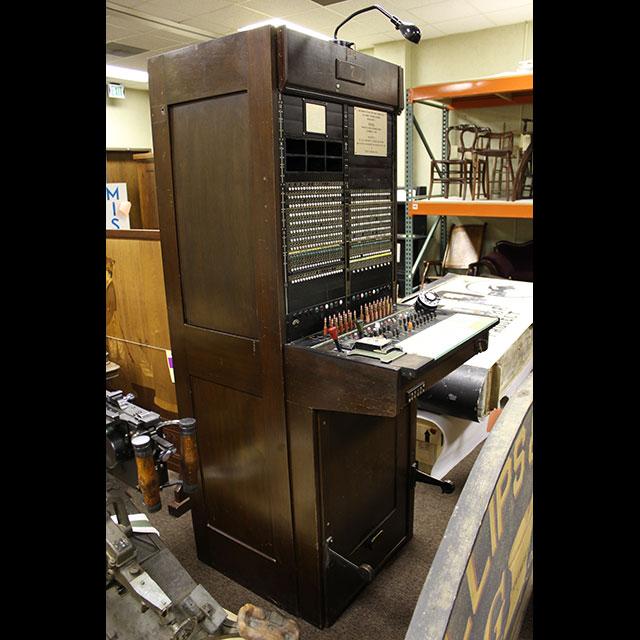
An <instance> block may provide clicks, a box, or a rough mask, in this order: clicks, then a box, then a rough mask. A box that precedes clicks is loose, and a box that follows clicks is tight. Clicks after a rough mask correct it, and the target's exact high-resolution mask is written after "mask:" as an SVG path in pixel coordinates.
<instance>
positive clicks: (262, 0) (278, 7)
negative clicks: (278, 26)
mask: <svg viewBox="0 0 640 640" xmlns="http://www.w3.org/2000/svg"><path fill="white" fill-rule="evenodd" d="M242 6H243V7H245V8H247V9H253V10H254V11H259V12H260V13H265V14H267V15H268V16H272V17H274V18H286V17H287V16H290V15H295V14H300V13H303V12H305V11H313V10H314V9H318V8H319V7H320V5H319V4H317V3H315V2H312V0H245V2H243V3H242Z"/></svg>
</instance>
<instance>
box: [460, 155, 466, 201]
mask: <svg viewBox="0 0 640 640" xmlns="http://www.w3.org/2000/svg"><path fill="white" fill-rule="evenodd" d="M460 171H461V172H462V184H461V185H460V192H461V193H462V199H463V200H464V199H465V198H466V197H467V165H466V164H465V162H464V160H463V161H462V167H461V168H460Z"/></svg>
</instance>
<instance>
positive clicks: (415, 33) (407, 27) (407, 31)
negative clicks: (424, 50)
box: [398, 23, 422, 44]
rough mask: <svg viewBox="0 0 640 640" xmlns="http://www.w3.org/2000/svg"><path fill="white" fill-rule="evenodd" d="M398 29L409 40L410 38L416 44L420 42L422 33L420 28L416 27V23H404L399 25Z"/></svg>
mask: <svg viewBox="0 0 640 640" xmlns="http://www.w3.org/2000/svg"><path fill="white" fill-rule="evenodd" d="M398 30H399V31H400V33H401V34H402V35H403V36H404V37H405V38H406V39H407V40H409V42H413V43H414V44H418V42H420V38H421V37H422V33H421V32H420V29H419V28H418V27H416V25H415V24H405V23H402V24H401V25H400V26H399V27H398Z"/></svg>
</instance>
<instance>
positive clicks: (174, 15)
mask: <svg viewBox="0 0 640 640" xmlns="http://www.w3.org/2000/svg"><path fill="white" fill-rule="evenodd" d="M136 10H137V11H142V12H143V13H148V14H149V15H150V16H154V17H155V18H164V19H165V20H172V21H173V22H180V21H181V20H188V19H189V18H191V17H192V16H190V15H189V14H188V13H184V12H183V11H178V10H176V9H174V8H173V7H167V6H165V5H161V4H158V3H157V2H149V1H148V0H145V3H144V4H141V5H140V6H138V7H136Z"/></svg>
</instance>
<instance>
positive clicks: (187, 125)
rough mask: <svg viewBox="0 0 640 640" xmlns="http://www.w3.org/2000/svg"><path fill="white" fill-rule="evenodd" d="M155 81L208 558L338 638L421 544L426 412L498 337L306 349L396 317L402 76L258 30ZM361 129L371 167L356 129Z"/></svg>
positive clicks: (163, 200)
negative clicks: (375, 314) (354, 323)
mask: <svg viewBox="0 0 640 640" xmlns="http://www.w3.org/2000/svg"><path fill="white" fill-rule="evenodd" d="M349 69H351V70H352V71H353V77H354V78H356V79H357V82H352V81H350V80H345V79H344V78H345V77H349V73H348V71H349ZM356 71H357V73H356ZM149 74H150V95H151V113H152V125H153V139H154V157H155V165H156V178H157V194H158V210H159V217H160V232H161V238H162V253H163V264H164V273H165V283H166V289H167V301H168V305H167V306H168V314H169V326H170V332H171V344H172V347H173V358H174V367H175V377H176V391H177V397H178V408H179V413H180V415H192V416H194V417H195V418H196V420H197V440H198V448H199V455H200V490H199V491H198V493H197V494H196V495H195V496H194V497H193V508H192V514H193V522H194V531H195V537H196V545H197V551H198V556H199V557H200V558H201V559H202V560H203V561H204V562H207V563H208V564H210V565H211V566H213V567H215V568H216V569H217V570H218V571H221V572H222V573H224V574H226V575H228V576H229V577H231V578H233V579H234V580H236V581H237V582H239V583H241V584H243V585H245V586H246V587H248V588H250V589H252V590H253V591H255V592H256V593H258V594H260V595H262V596H264V597H266V598H268V599H270V600H271V601H273V602H274V603H276V604H277V605H278V606H280V607H282V608H284V609H286V610H287V611H289V612H291V613H293V614H295V615H298V616H301V617H303V618H305V619H306V620H308V621H310V622H312V623H313V624H315V625H317V626H319V627H323V626H327V625H330V624H331V623H332V622H333V621H335V619H336V618H337V617H338V616H339V615H340V613H341V612H342V611H343V610H344V608H345V607H346V606H348V604H349V602H350V601H351V600H352V599H353V598H354V597H355V596H356V595H357V593H358V592H359V591H360V590H361V589H362V588H363V587H364V586H365V585H366V583H367V579H368V577H370V576H371V575H374V574H375V573H376V572H377V571H378V570H379V569H380V568H381V567H382V566H383V565H384V563H385V562H386V561H387V560H388V559H389V558H390V557H391V556H392V555H393V554H394V553H395V551H396V550H398V549H399V548H400V547H401V546H402V545H403V544H404V543H405V542H406V541H407V540H409V539H410V537H411V535H412V521H413V481H412V477H411V464H412V463H413V461H414V447H415V438H414V436H415V416H416V407H415V397H416V394H417V393H419V392H420V390H422V389H423V388H425V387H426V386H428V385H429V384H433V383H434V382H435V381H437V380H439V379H440V378H442V377H443V376H445V375H446V374H448V373H449V372H450V371H452V370H453V369H454V368H455V367H457V366H459V365H460V364H461V363H462V362H464V361H465V360H466V359H468V358H469V357H471V356H472V355H473V354H474V353H476V352H477V351H478V350H480V349H482V348H483V345H485V344H486V339H487V331H480V332H478V333H477V335H475V334H474V335H471V336H469V339H465V340H463V341H461V342H460V343H459V344H458V345H456V348H455V349H453V350H452V351H451V353H449V354H447V355H446V356H444V357H442V358H437V359H431V358H426V357H420V356H412V355H403V356H402V357H401V358H399V359H398V360H396V361H394V362H393V363H390V364H382V363H372V362H369V361H367V359H366V358H359V357H357V356H356V357H353V358H347V357H343V356H344V354H342V353H338V352H337V351H335V350H332V346H331V344H325V345H321V344H320V342H317V343H314V344H313V345H310V344H308V343H306V342H305V339H306V338H305V336H308V335H309V334H317V333H318V332H321V331H322V328H323V319H324V318H326V317H327V316H328V315H329V314H330V313H333V312H334V311H335V312H338V311H344V312H345V313H346V310H347V309H349V311H351V310H353V313H356V310H357V308H358V306H360V305H362V304H365V303H368V302H372V303H376V304H378V302H379V300H381V299H385V297H386V298H391V301H390V302H389V301H388V304H389V305H390V304H391V302H393V297H394V292H395V271H394V270H395V258H394V253H395V241H396V231H395V224H396V223H395V215H394V211H395V182H396V181H395V165H396V163H395V148H396V115H397V114H398V113H399V112H400V111H401V109H402V104H403V98H402V96H403V82H402V70H401V69H400V68H399V67H397V66H395V65H392V64H389V63H387V62H384V61H382V60H378V59H375V58H372V57H370V56H366V55H364V54H360V53H357V52H355V51H353V50H351V49H347V48H346V47H343V46H340V45H337V44H334V43H331V42H324V41H321V40H317V39H314V38H310V37H307V36H303V35H301V34H299V33H296V32H291V31H288V30H287V29H285V28H278V29H274V28H272V27H264V28H260V29H256V30H252V31H246V32H240V33H237V34H234V35H231V36H227V37H225V38H220V39H218V40H214V41H211V42H206V43H202V44H198V45H195V46H193V47H188V48H185V49H181V50H178V51H172V52H169V53H166V54H163V55H161V56H157V57H155V58H152V59H151V60H150V63H149ZM309 105H311V106H309ZM318 113H320V114H321V119H320V121H318V120H315V118H317V115H318ZM368 115H369V116H371V122H372V123H373V125H372V126H373V129H375V136H374V137H376V136H377V137H376V139H374V140H373V142H372V143H371V144H372V145H373V146H372V150H371V151H365V152H362V151H361V150H360V151H358V149H359V146H360V149H362V145H363V142H362V140H361V139H360V136H361V134H362V132H363V131H364V129H363V128H362V127H363V126H364V125H354V121H355V120H357V119H358V118H362V117H368ZM322 118H324V120H323V119H322ZM358 126H360V127H361V128H360V130H359V131H360V133H359V134H358V139H355V134H354V131H355V130H356V129H357V127H358ZM365 133H366V131H365ZM365 142H366V141H365ZM376 145H377V147H376ZM365 146H366V145H365ZM380 149H382V150H381V151H380ZM309 194H311V195H309ZM370 201H372V202H374V204H375V207H373V209H372V210H374V211H375V216H377V217H376V220H378V221H379V225H378V226H379V231H378V232H377V235H376V236H375V237H373V239H371V238H369V239H365V240H366V241H365V240H363V239H362V234H360V235H358V233H356V232H355V229H357V228H358V225H357V224H355V221H356V220H359V218H358V215H361V212H362V211H363V210H365V209H366V206H368V205H367V203H368V202H370ZM316 209H321V211H320V213H319V214H318V218H317V219H316V220H315V222H313V221H311V222H309V220H311V218H310V217H309V216H310V215H311V214H310V213H309V212H310V211H311V212H312V213H313V212H314V211H315V210H316ZM300 211H301V212H302V213H299V212H300ZM296 212H298V213H296ZM296 216H298V217H296ZM305 216H306V217H305ZM332 219H335V220H337V222H336V223H335V224H334V225H333V226H331V225H330V220H332ZM360 220H362V218H360ZM358 224H359V225H360V226H363V225H366V224H369V223H367V222H366V221H365V222H364V223H363V222H359V223H358ZM376 224H378V223H376ZM296 225H302V226H301V227H297V226H296ZM305 225H306V226H305ZM298 229H301V230H302V232H300V231H298ZM296 234H297V235H296ZM300 237H302V238H305V237H307V238H315V239H314V240H313V243H312V244H313V246H307V247H303V248H302V249H299V248H297V247H298V245H296V242H299V238H300ZM327 238H329V240H327ZM323 243H324V244H323ZM367 243H369V244H371V245H372V246H373V247H374V250H371V251H366V250H365V248H363V247H364V246H365V245H367ZM318 247H321V248H320V249H318ZM325 247H328V248H325ZM314 252H315V253H314ZM327 252H328V253H327ZM307 254H309V255H312V256H314V257H312V258H311V259H310V260H311V261H310V262H309V261H307V263H303V264H302V266H300V264H301V263H300V255H302V256H305V255H307ZM323 256H324V257H323ZM329 262H331V264H332V265H333V266H332V267H331V268H329V267H327V266H326V264H327V263H329ZM300 273H302V274H303V275H302V276H301V275H300ZM376 301H378V302H376ZM320 335H321V334H320ZM362 567H364V569H362Z"/></svg>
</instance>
